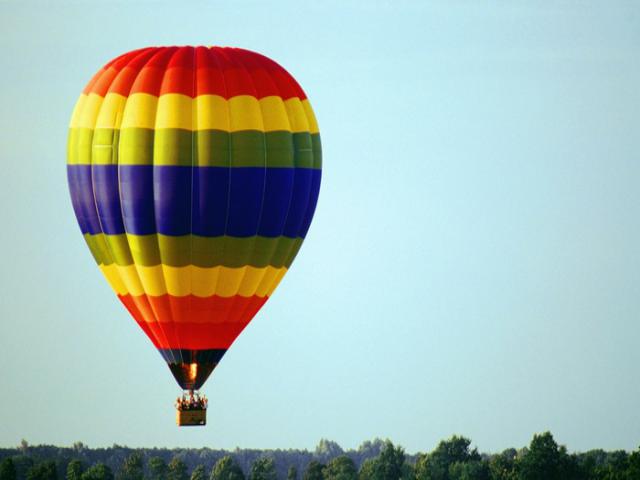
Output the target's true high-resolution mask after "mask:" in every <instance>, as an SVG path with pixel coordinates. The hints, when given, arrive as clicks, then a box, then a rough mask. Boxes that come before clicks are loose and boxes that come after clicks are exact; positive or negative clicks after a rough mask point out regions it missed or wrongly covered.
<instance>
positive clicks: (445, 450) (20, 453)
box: [0, 432, 640, 480]
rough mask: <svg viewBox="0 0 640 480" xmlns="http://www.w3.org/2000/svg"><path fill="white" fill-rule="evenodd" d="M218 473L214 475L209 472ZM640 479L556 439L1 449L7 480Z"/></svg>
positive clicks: (613, 456) (619, 455)
mask: <svg viewBox="0 0 640 480" xmlns="http://www.w3.org/2000/svg"><path fill="white" fill-rule="evenodd" d="M208 472H210V473H208ZM245 478H247V479H248V480H542V479H544V480H640V448H638V449H637V450H635V451H633V452H625V451H614V452H606V451H604V450H591V451H588V452H585V453H569V452H568V451H567V449H566V447H564V446H562V445H558V443H557V442H556V441H555V439H554V438H553V436H552V435H551V433H549V432H545V433H542V434H539V435H534V437H533V439H532V441H531V443H530V445H529V446H527V447H524V448H521V449H519V450H516V449H514V448H511V449H507V450H505V451H503V452H502V453H497V454H493V455H487V454H480V453H479V452H478V450H477V449H476V448H472V447H471V441H470V440H469V439H468V438H465V437H462V436H453V437H451V438H449V439H447V440H443V441H442V442H440V443H439V444H438V446H437V447H436V448H435V449H434V450H433V451H432V452H429V453H418V454H417V455H408V454H406V453H405V452H404V449H403V448H402V447H400V446H395V445H394V444H393V443H391V442H390V441H389V440H386V441H383V440H379V439H376V440H373V441H367V442H364V443H363V444H362V445H361V446H360V447H359V448H358V449H357V450H347V451H345V450H343V449H342V448H341V447H340V446H339V445H338V444H337V443H335V442H332V441H329V440H321V441H320V443H319V444H318V447H317V448H316V449H315V450H314V451H312V452H310V451H308V450H240V449H236V450H234V451H232V452H228V451H224V450H212V449H209V448H201V449H173V450H170V449H157V448H154V449H131V448H128V447H123V446H120V445H113V447H111V448H96V449H92V448H88V447H87V446H86V445H84V444H83V443H81V442H77V443H75V444H74V445H73V447H70V448H69V447H67V448H62V447H55V446H50V445H38V446H32V445H29V444H28V443H27V442H26V441H24V440H23V441H22V442H21V444H20V445H19V446H18V447H17V448H9V449H0V480H59V479H60V480H61V479H66V480H114V479H115V480H245Z"/></svg>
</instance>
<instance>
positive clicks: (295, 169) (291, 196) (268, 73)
mask: <svg viewBox="0 0 640 480" xmlns="http://www.w3.org/2000/svg"><path fill="white" fill-rule="evenodd" d="M274 63H275V62H274ZM276 65H277V64H276ZM277 66H278V68H281V69H282V70H284V68H283V67H280V65H277ZM265 70H266V72H267V75H268V76H269V78H271V81H272V82H273V85H274V87H275V89H276V91H277V92H278V95H279V96H280V98H281V99H282V108H284V112H285V115H286V116H287V122H288V123H289V131H290V132H291V152H292V154H293V167H292V170H293V176H292V178H291V195H290V197H289V205H288V207H287V213H286V215H285V217H284V222H282V231H281V232H280V238H279V240H278V242H277V244H276V248H275V249H274V251H273V254H272V256H271V258H270V259H269V263H271V260H272V259H273V256H274V255H275V254H276V252H277V251H278V248H279V247H280V244H281V242H282V240H283V237H284V230H285V228H286V226H287V220H289V213H290V212H291V206H292V205H293V201H294V198H293V194H294V192H295V186H296V173H297V164H296V157H297V148H296V143H295V141H294V139H293V138H294V135H295V133H294V132H293V128H292V126H291V124H292V122H291V118H290V117H289V111H288V110H287V107H286V105H285V103H284V97H283V95H282V90H281V89H280V85H279V84H278V82H277V81H276V79H275V77H274V75H273V73H272V70H271V69H265ZM287 238H288V237H287ZM292 245H293V243H292ZM291 248H292V247H291V245H290V246H289V248H288V249H287V255H286V257H285V258H288V256H289V251H290V250H291ZM285 264H287V262H286V261H285ZM289 268H291V264H289V267H287V272H288V271H289ZM276 278H277V276H276V277H274V280H273V281H275V279H276ZM273 281H272V282H271V283H270V284H269V288H267V289H265V291H267V292H269V291H271V286H272V285H273ZM272 293H273V292H272Z"/></svg>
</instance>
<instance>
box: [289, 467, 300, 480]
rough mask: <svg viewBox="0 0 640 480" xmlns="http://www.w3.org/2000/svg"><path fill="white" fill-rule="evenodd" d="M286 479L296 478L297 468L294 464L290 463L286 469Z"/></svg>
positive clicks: (296, 479) (294, 479)
mask: <svg viewBox="0 0 640 480" xmlns="http://www.w3.org/2000/svg"><path fill="white" fill-rule="evenodd" d="M287 480H298V469H297V468H296V466H295V465H291V466H290V467H289V470H287Z"/></svg>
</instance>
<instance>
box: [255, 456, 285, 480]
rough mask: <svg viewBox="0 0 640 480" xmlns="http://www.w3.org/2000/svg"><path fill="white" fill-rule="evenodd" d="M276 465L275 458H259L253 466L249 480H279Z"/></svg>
mask: <svg viewBox="0 0 640 480" xmlns="http://www.w3.org/2000/svg"><path fill="white" fill-rule="evenodd" d="M277 479H278V477H277V474H276V465H275V463H274V461H273V458H268V457H262V458H258V459H257V460H256V461H255V462H253V463H252V464H251V472H250V473H249V480H277Z"/></svg>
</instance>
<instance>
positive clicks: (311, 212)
mask: <svg viewBox="0 0 640 480" xmlns="http://www.w3.org/2000/svg"><path fill="white" fill-rule="evenodd" d="M306 100H307V104H308V105H309V108H310V109H312V106H311V102H310V101H309V99H308V98H306ZM312 111H313V109H312ZM302 112H303V114H304V116H305V118H306V119H307V125H308V126H309V137H310V138H309V139H310V141H311V156H312V164H311V166H312V168H311V169H310V170H311V187H310V188H309V195H308V197H307V207H306V208H305V211H304V214H303V215H302V223H301V224H300V228H301V229H302V228H303V227H304V225H305V224H306V223H307V217H308V216H309V215H311V219H309V224H311V220H312V219H313V215H314V214H315V209H316V206H317V199H316V205H314V206H313V207H312V206H311V205H310V204H311V197H312V195H313V175H314V173H315V171H316V170H317V171H318V172H320V173H319V174H320V175H321V172H322V169H321V168H315V163H316V158H315V151H314V150H313V134H312V133H311V119H310V117H309V115H308V114H307V110H306V109H305V108H304V106H303V108H302ZM316 123H317V120H316ZM319 130H320V129H319V128H318V133H317V135H318V138H320V132H319ZM320 181H321V179H319V180H318V182H320ZM319 192H320V185H319V184H318V193H319ZM316 197H317V195H316ZM296 238H300V239H301V242H300V246H299V247H298V249H297V250H296V249H295V248H294V249H293V251H292V252H290V257H289V258H288V261H289V262H290V264H291V263H293V261H294V260H295V257H296V256H297V255H298V253H299V252H300V249H301V248H302V244H303V243H304V240H305V238H306V234H305V236H304V237H303V236H302V230H300V229H299V230H298V232H297V235H296Z"/></svg>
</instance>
